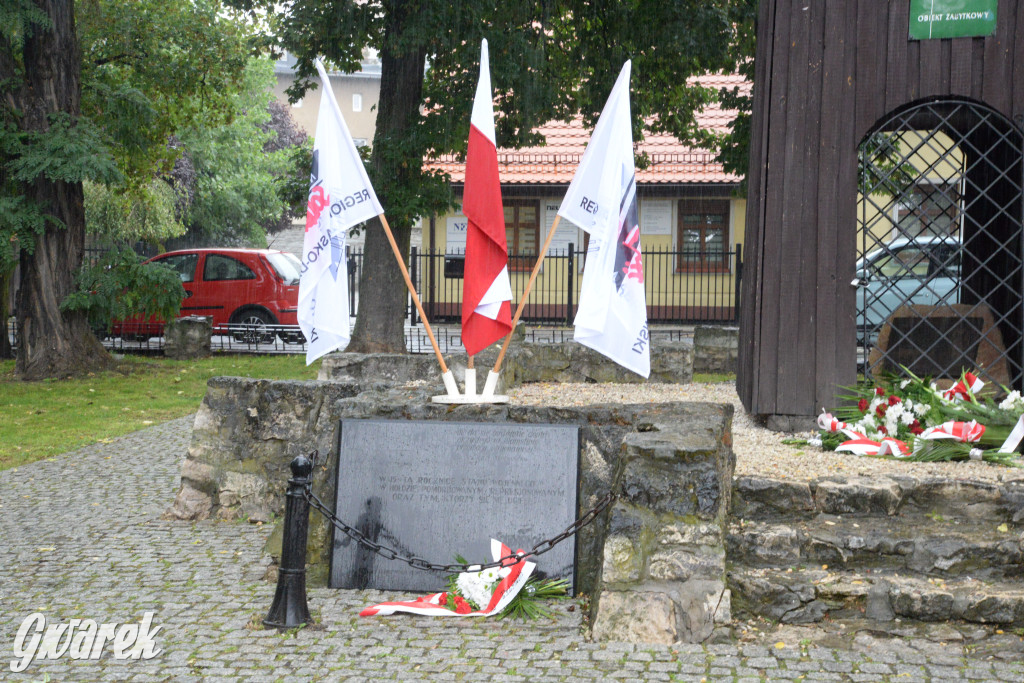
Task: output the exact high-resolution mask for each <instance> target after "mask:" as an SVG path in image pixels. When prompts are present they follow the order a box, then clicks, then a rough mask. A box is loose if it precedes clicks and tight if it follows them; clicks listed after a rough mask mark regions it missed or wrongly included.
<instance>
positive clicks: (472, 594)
mask: <svg viewBox="0 0 1024 683" xmlns="http://www.w3.org/2000/svg"><path fill="white" fill-rule="evenodd" d="M476 566H477V567H479V566H480V565H476ZM481 574H482V572H462V573H461V574H459V577H458V578H457V579H456V580H455V586H456V587H457V588H458V589H459V593H460V594H461V595H462V597H464V598H465V599H466V600H469V601H470V602H472V603H473V604H474V605H476V607H477V609H484V608H486V607H487V604H488V603H489V602H490V601H491V589H490V587H489V586H488V585H486V584H485V583H484V582H483V580H482V578H481Z"/></svg>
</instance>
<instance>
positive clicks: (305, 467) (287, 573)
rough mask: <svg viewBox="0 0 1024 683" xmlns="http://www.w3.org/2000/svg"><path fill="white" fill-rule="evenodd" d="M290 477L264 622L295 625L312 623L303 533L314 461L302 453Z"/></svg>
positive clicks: (306, 519)
mask: <svg viewBox="0 0 1024 683" xmlns="http://www.w3.org/2000/svg"><path fill="white" fill-rule="evenodd" d="M290 467H291V469H292V478H291V479H289V480H288V492H287V493H286V494H285V508H284V540H282V542H281V567H280V569H278V571H277V592H275V593H274V603H273V604H272V605H271V606H270V612H268V613H267V618H266V619H264V620H263V623H264V625H266V626H271V627H273V628H294V627H296V626H302V625H303V624H309V623H312V621H313V619H312V617H310V616H309V606H308V605H307V604H306V537H307V534H308V532H309V501H308V500H306V497H305V495H304V494H305V492H306V491H307V490H308V489H309V487H310V485H311V483H312V481H313V480H312V476H311V475H312V473H313V462H312V461H311V460H310V459H309V458H307V457H306V456H304V455H300V456H299V457H297V458H295V459H294V460H292V462H291V465H290Z"/></svg>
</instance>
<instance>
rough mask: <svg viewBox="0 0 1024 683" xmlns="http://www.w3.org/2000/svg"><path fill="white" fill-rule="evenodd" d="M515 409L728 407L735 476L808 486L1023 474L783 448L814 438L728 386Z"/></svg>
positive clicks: (558, 395)
mask: <svg viewBox="0 0 1024 683" xmlns="http://www.w3.org/2000/svg"><path fill="white" fill-rule="evenodd" d="M509 395H510V400H511V401H512V402H513V403H518V404H521V405H588V404H592V403H659V402H666V401H704V402H709V403H731V404H733V405H734V406H735V408H736V412H735V416H734V418H733V425H732V428H733V449H734V450H735V451H736V475H737V476H742V475H758V476H763V477H772V478H776V479H791V480H799V481H810V480H812V479H817V478H819V477H825V476H845V477H852V476H872V475H901V476H914V477H947V478H953V479H981V480H989V481H1009V480H1011V479H1019V480H1024V469H1016V468H1008V467H1004V466H1001V465H993V464H989V463H984V462H904V461H899V460H894V459H888V458H876V457H867V456H856V455H850V454H842V453H835V452H832V451H823V450H822V449H821V448H818V447H815V446H810V445H789V444H785V443H783V440H790V439H810V438H812V437H814V436H815V435H816V434H817V431H816V430H815V425H813V424H808V425H807V431H806V432H803V433H800V434H781V433H779V432H774V431H771V430H769V429H764V428H763V427H760V426H759V425H757V424H756V423H755V422H754V420H752V419H751V417H750V416H749V415H747V413H746V411H744V409H743V405H742V404H741V403H740V400H739V397H738V396H737V395H736V385H735V383H734V382H722V383H714V384H706V383H690V384H657V383H648V384H555V383H537V384H524V385H521V386H519V387H516V388H515V389H513V390H512V391H510V392H509Z"/></svg>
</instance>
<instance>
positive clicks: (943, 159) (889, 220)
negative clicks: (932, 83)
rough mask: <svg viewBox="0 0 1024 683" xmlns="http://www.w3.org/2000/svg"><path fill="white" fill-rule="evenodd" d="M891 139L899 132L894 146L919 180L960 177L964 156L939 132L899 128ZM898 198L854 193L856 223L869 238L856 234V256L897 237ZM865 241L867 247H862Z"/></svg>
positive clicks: (946, 180) (944, 180)
mask: <svg viewBox="0 0 1024 683" xmlns="http://www.w3.org/2000/svg"><path fill="white" fill-rule="evenodd" d="M887 135H889V136H890V138H892V137H893V136H896V135H899V140H897V141H894V143H893V144H894V146H895V147H896V148H897V149H898V150H899V153H900V154H902V155H906V156H907V162H909V163H910V165H911V166H913V167H914V169H915V170H916V172H917V178H916V181H917V182H919V183H929V182H930V183H935V184H954V185H957V184H959V182H960V179H961V178H962V177H963V173H964V171H963V168H964V163H965V162H964V155H963V152H962V151H961V150H960V149H959V148H957V147H955V146H954V144H953V140H952V139H951V138H950V137H949V136H948V135H946V134H945V133H942V132H940V131H927V130H926V131H902V132H901V133H899V134H896V133H889V134H887ZM896 203H897V197H894V196H891V195H886V194H872V195H871V196H870V198H869V199H868V200H865V199H864V196H863V195H861V194H859V193H858V195H857V221H858V226H863V225H866V226H867V229H868V231H869V232H870V233H871V237H869V238H868V239H866V240H865V239H862V236H861V235H860V234H858V236H857V256H858V258H859V257H861V256H863V255H864V254H863V253H862V252H863V251H864V250H865V249H866V250H867V251H873V250H874V249H876V248H877V247H878V245H879V244H880V243H881V244H884V243H886V242H889V241H890V240H892V239H895V238H897V237H899V231H897V230H896V214H897V205H896ZM865 243H866V246H865Z"/></svg>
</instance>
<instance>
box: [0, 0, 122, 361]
mask: <svg viewBox="0 0 1024 683" xmlns="http://www.w3.org/2000/svg"><path fill="white" fill-rule="evenodd" d="M5 12H6V13H7V14H8V17H6V18H9V19H13V21H5V22H4V29H3V33H2V34H0V88H2V95H3V110H2V125H3V128H2V133H0V134H2V139H0V162H2V163H0V190H2V192H3V194H2V195H0V202H2V207H0V209H2V210H0V215H2V216H3V218H2V219H0V220H2V221H3V223H2V224H0V229H2V231H3V233H4V237H6V238H7V239H5V240H4V241H5V243H6V244H5V246H4V257H3V258H4V262H5V263H4V265H6V266H8V268H7V269H5V272H9V266H10V265H11V262H12V261H13V260H14V259H15V258H17V259H18V260H19V262H20V266H21V286H20V287H19V289H18V301H17V309H18V356H17V362H16V366H15V367H16V371H17V372H18V374H20V375H21V376H22V377H24V378H26V379H36V378H42V377H53V376H64V375H69V374H73V373H75V372H78V371H80V370H81V369H82V368H97V367H102V366H104V365H105V363H106V362H107V358H108V356H107V353H106V351H104V349H103V347H102V346H101V345H100V343H99V342H98V341H97V340H96V338H95V337H94V336H93V335H92V332H91V331H90V329H89V324H88V319H87V317H86V316H85V314H83V313H82V312H79V311H62V310H61V308H60V304H61V302H62V301H63V300H64V298H65V297H66V296H67V295H68V294H70V293H71V292H72V291H73V290H74V286H75V273H76V272H77V270H78V266H79V264H80V263H81V260H82V250H83V247H84V241H85V230H84V225H85V215H84V208H83V200H82V181H83V180H85V179H87V178H91V179H95V180H98V181H101V182H111V181H113V180H115V179H116V177H117V175H118V174H117V169H116V167H115V166H114V164H113V162H112V159H111V155H110V153H109V151H108V150H107V149H106V147H105V146H104V145H103V143H102V141H101V139H100V135H99V131H97V130H96V129H95V127H93V126H92V125H91V123H90V122H89V121H88V120H87V119H84V118H81V116H80V113H81V110H80V104H81V85H80V80H79V79H80V74H81V61H80V54H79V51H78V44H77V40H76V38H75V20H74V8H73V5H72V2H71V0H35V2H34V3H30V2H28V0H20V2H18V3H17V4H16V5H15V6H14V7H10V8H8V9H5ZM4 320H5V322H6V316H5V318H4Z"/></svg>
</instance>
